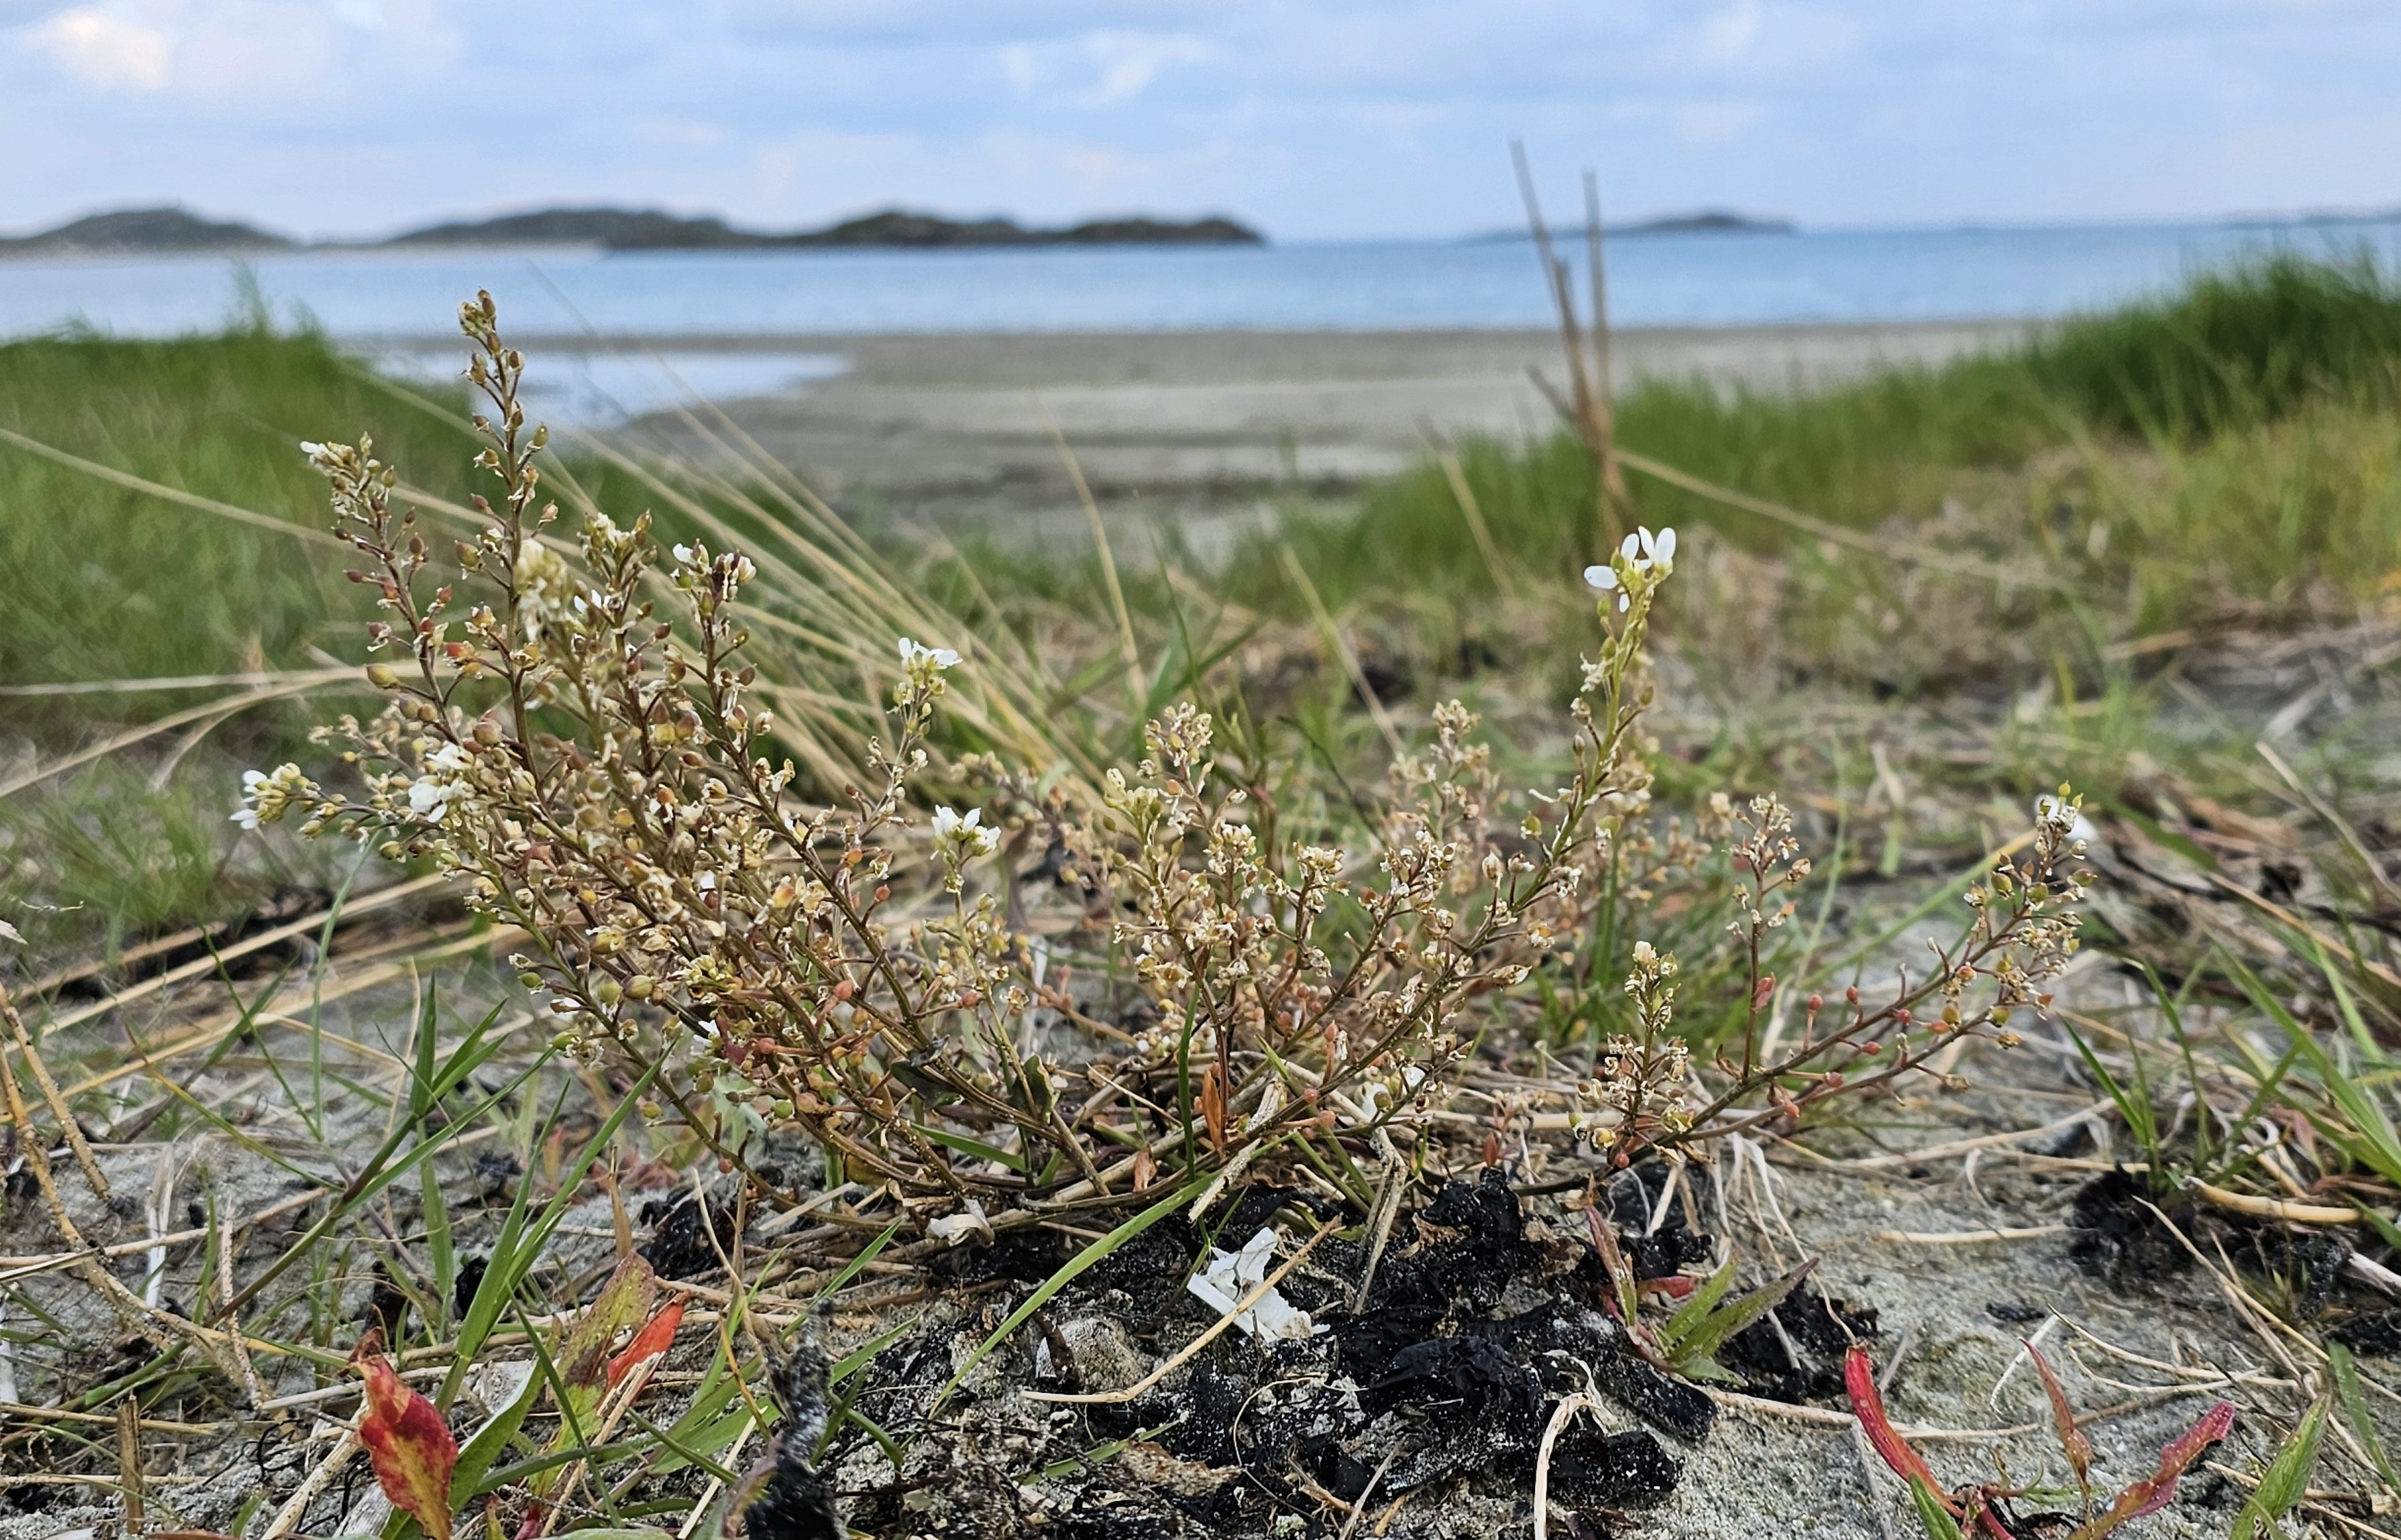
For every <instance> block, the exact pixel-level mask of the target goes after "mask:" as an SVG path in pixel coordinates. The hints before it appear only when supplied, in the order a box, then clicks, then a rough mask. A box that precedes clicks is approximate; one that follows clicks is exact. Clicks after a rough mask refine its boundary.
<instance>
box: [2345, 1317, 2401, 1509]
mask: <svg viewBox="0 0 2401 1540" xmlns="http://www.w3.org/2000/svg"><path fill="white" fill-rule="evenodd" d="M2326 1356H2327V1357H2328V1358H2329V1359H2330V1360H2331V1361H2332V1363H2333V1365H2334V1387H2335V1394H2336V1395H2337V1396H2338V1397H2340V1398H2341V1401H2342V1415H2343V1420H2344V1421H2345V1422H2347V1423H2349V1424H2351V1431H2352V1432H2353V1433H2354V1434H2356V1435H2357V1436H2358V1438H2359V1442H2360V1447H2361V1448H2363V1449H2365V1450H2367V1456H2368V1458H2369V1459H2371V1460H2373V1461H2375V1462H2376V1474H2377V1475H2379V1476H2380V1477H2382V1478H2383V1479H2384V1485H2385V1488H2386V1490H2387V1491H2390V1492H2401V1477H2395V1476H2394V1474H2393V1461H2392V1458H2391V1456H2389V1455H2387V1454H2386V1453H2385V1452H2384V1440H2383V1438H2381V1437H2380V1436H2379V1435H2378V1433H2377V1431H2376V1419H2375V1418H2373V1417H2371V1416H2369V1415H2368V1414H2367V1397H2365V1396H2363V1395H2361V1394H2360V1392H2359V1368H2358V1366H2357V1365H2355V1364H2353V1362H2352V1361H2351V1349H2349V1348H2347V1347H2345V1346H2343V1345H2342V1344H2341V1343H2340V1342H2328V1343H2326Z"/></svg>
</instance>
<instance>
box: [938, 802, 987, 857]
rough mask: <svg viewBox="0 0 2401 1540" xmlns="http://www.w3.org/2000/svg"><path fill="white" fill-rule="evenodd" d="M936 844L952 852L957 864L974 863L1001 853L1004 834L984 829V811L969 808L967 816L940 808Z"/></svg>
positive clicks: (953, 810) (954, 810)
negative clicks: (979, 857)
mask: <svg viewBox="0 0 2401 1540" xmlns="http://www.w3.org/2000/svg"><path fill="white" fill-rule="evenodd" d="M934 842H935V843H936V844H938V845H940V846H942V847H943V848H944V850H946V851H947V852H951V858H952V859H953V860H954V861H972V860H974V859H976V858H977V857H978V856H984V855H990V854H991V853H992V852H995V851H996V850H998V849H1000V831H999V830H997V829H988V828H985V827H984V826H983V810H982V809H981V808H969V809H968V810H967V811H966V812H965V813H961V812H960V811H958V810H957V809H956V808H936V809H935V810H934Z"/></svg>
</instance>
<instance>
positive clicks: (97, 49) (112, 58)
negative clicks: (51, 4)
mask: <svg viewBox="0 0 2401 1540" xmlns="http://www.w3.org/2000/svg"><path fill="white" fill-rule="evenodd" d="M26 37H27V39H28V40H29V41H30V42H32V43H33V45H34V47H35V48H40V49H42V50H43V51H44V52H46V53H48V55H49V56H50V57H51V58H52V59H54V60H56V61H58V63H59V66H60V67H61V68H62V69H64V70H65V71H66V72H67V73H68V74H69V75H74V76H75V78H76V79H78V80H80V81H82V82H83V83H84V84H86V85H88V86H98V87H100V88H102V89H112V88H115V87H119V86H130V87H131V88H132V89H135V90H142V91H156V90H164V89H166V86H167V80H168V75H169V73H170V69H171V64H172V61H173V56H174V44H173V43H172V41H171V39H169V37H168V36H167V34H165V33H163V32H158V31H156V30H155V29H153V28H150V27H145V26H143V25H141V24H140V23H139V22H134V21H128V20H123V19H122V18H119V17H117V16H114V15H111V14H110V13H109V12H107V11H104V10H102V9H100V8H99V7H95V6H79V7H75V8H74V9H72V10H62V11H61V12H59V13H58V14H57V15H55V16H53V17H51V18H50V19H49V20H47V21H44V22H42V23H41V24H40V25H38V26H35V27H33V28H31V29H29V30H28V31H27V33H26Z"/></svg>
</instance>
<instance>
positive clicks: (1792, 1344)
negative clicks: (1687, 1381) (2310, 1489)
mask: <svg viewBox="0 0 2401 1540" xmlns="http://www.w3.org/2000/svg"><path fill="white" fill-rule="evenodd" d="M1774 1315H1775V1321H1774V1324H1772V1325H1771V1324H1770V1323H1769V1322H1767V1321H1765V1320H1758V1321H1753V1322H1752V1323H1751V1324H1750V1325H1749V1326H1747V1327H1745V1328H1743V1329H1741V1330H1740V1331H1737V1332H1736V1333H1735V1335H1734V1337H1733V1339H1732V1340H1731V1341H1729V1342H1727V1343H1726V1345H1725V1347H1724V1348H1723V1349H1722V1351H1720V1353H1719V1354H1718V1362H1719V1363H1720V1364H1722V1365H1723V1366H1724V1367H1725V1368H1727V1369H1729V1370H1733V1371H1734V1372H1735V1373H1736V1374H1739V1375H1741V1376H1742V1378H1743V1382H1744V1388H1745V1389H1747V1390H1748V1391H1749V1393H1750V1394H1751V1395H1753V1396H1758V1397H1764V1398H1766V1399H1768V1400H1771V1401H1785V1402H1790V1403H1791V1404H1793V1405H1799V1404H1801V1403H1803V1402H1804V1401H1831V1400H1837V1399H1840V1398H1841V1397H1842V1394H1843V1355H1844V1354H1845V1353H1847V1352H1849V1351H1850V1346H1851V1343H1852V1342H1870V1341H1873V1339H1874V1338H1875V1336H1876V1334H1877V1333H1876V1313H1875V1311H1874V1310H1873V1309H1857V1310H1855V1309H1853V1308H1851V1307H1850V1306H1849V1305H1847V1304H1845V1302H1842V1301H1841V1300H1833V1301H1831V1302H1830V1301H1829V1300H1828V1299H1827V1297H1826V1296H1825V1295H1824V1294H1823V1293H1821V1292H1819V1291H1818V1289H1816V1288H1812V1287H1810V1286H1809V1285H1807V1284H1804V1285H1802V1286H1801V1287H1800V1288H1796V1289H1794V1290H1793V1291H1792V1292H1791V1293H1790V1294H1788V1295H1786V1296H1785V1297H1784V1298H1783V1299H1782V1300H1781V1301H1779V1302H1777V1306H1776V1309H1775V1311H1774ZM1778 1327H1781V1328H1782V1330H1781V1331H1778V1330H1777V1328H1778Z"/></svg>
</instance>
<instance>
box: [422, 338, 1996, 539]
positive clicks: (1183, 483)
mask: <svg viewBox="0 0 2401 1540" xmlns="http://www.w3.org/2000/svg"><path fill="white" fill-rule="evenodd" d="M2040 325H2041V323H2037V322H2025V321H1992V320H1988V321H1961V322H1917V321H1910V322H1890V323H1877V324H1866V323H1849V322H1845V323H1832V324H1804V325H1779V326H1743V327H1723V328H1707V327H1662V328H1629V329H1627V330H1625V331H1619V332H1613V333H1612V334H1611V338H1610V341H1611V363H1612V370H1611V372H1612V376H1613V377H1614V379H1615V380H1616V382H1617V385H1618V387H1619V388H1626V386H1627V385H1629V384H1631V383H1633V382H1635V381H1639V380H1641V379H1646V378H1689V379H1698V380H1700V381H1703V382H1705V383H1707V384H1708V385H1710V386H1712V387H1714V388H1720V389H1724V390H1735V389H1749V390H1768V391H1777V390H1789V389H1808V388H1819V387H1823V386H1826V385H1831V384H1835V383H1840V382H1842V381H1844V380H1847V379H1853V378H1858V377H1859V376H1861V375H1866V374H1869V373H1871V372H1873V371H1874V370H1877V369H1880V368H1888V367H1904V368H1906V367H1932V366H1936V365H1940V364H1941V363H1943V362H1946V361H1950V360H1952V359H1954V358H1958V357H1961V356H1964V355H1967V354H1971V353H1976V352H1984V351H1993V350H1996V349H2001V348H2008V347H2010V346H2012V345H2014V344H2017V343H2019V342H2021V341H2023V340H2024V339H2025V338H2027V337H2028V336H2030V335H2034V334H2037V333H2038V331H2039V330H2040ZM417 340H420V341H424V342H427V343H430V342H431V339H417ZM385 346H386V348H392V345H391V343H387V344H386V345H385ZM455 346H456V344H455V343H446V344H444V345H443V347H442V348H439V349H432V348H429V349H428V350H429V351H447V350H449V349H450V348H452V347H455ZM517 346H520V347H522V348H524V349H525V350H526V351H527V352H528V354H529V355H531V356H532V357H533V358H534V359H535V360H536V361H537V363H539V361H541V360H542V358H543V357H545V356H548V357H552V358H565V359H568V360H569V361H575V362H579V363H588V362H590V361H593V360H596V359H600V358H611V359H612V367H615V368H618V369H621V370H623V369H627V368H647V367H649V363H648V361H649V359H650V358H651V356H652V355H655V356H656V357H657V359H658V360H659V361H660V363H661V364H663V365H664V366H665V368H667V369H672V368H673V366H674V364H675V362H676V361H677V360H678V359H679V358H680V359H684V360H691V359H694V358H699V357H709V356H715V357H734V356H748V357H751V358H754V359H758V360H761V361H766V360H772V359H773V358H774V357H776V356H788V357H790V358H792V359H794V360H795V361H798V360H800V359H803V358H813V359H818V360H828V359H830V357H833V356H838V357H839V358H840V359H842V360H843V361H845V363H846V368H844V370H843V371H842V372H840V373H833V374H830V375H828V374H820V375H818V377H814V378H805V379H797V380H793V381H791V382H790V383H789V384H787V385H785V386H784V387H783V388H775V389H770V390H766V391H764V392H763V393H751V394H735V393H730V392H722V391H720V392H707V391H704V392H703V395H704V396H705V398H706V399H707V402H708V404H709V405H710V406H712V407H713V408H715V409H717V410H718V411H720V412H722V413H723V414H724V416H726V417H728V418H730V419H732V421H733V422H734V424H735V425H736V426H738V427H739V429H741V431H742V433H743V434H745V435H747V436H748V438H749V439H750V440H751V441H753V442H755V443H757V444H758V445H760V446H761V448H762V449H763V450H764V451H765V452H766V453H767V454H769V455H770V456H772V457H774V458H775V459H776V460H777V461H779V462H781V463H783V464H785V465H787V466H789V467H791V468H793V469H794V470H797V471H798V472H799V473H800V474H801V475H802V476H803V478H804V479H806V480H808V481H809V482H810V483H811V484H813V485H814V486H816V489H817V490H818V491H819V492H821V493H822V494H824V495H825V496H826V497H829V498H830V499H831V500H833V501H834V502H835V503H836V504H837V505H838V506H841V507H843V508H844V509H845V511H851V512H854V513H866V514H871V515H873V516H876V517H879V518H881V519H883V520H885V521H887V522H889V523H891V524H894V525H903V526H908V525H916V526H933V527H948V528H958V529H974V530H978V531H981V532H984V533H990V534H994V535H1001V536H1005V537H1006V538H1009V539H1011V540H1012V541H1016V540H1021V539H1022V540H1025V541H1027V542H1030V543H1033V544H1036V545H1045V544H1048V543H1050V540H1051V539H1052V538H1054V537H1055V538H1059V539H1062V540H1072V541H1075V542H1082V541H1085V540H1088V539H1089V532H1088V530H1087V528H1086V525H1085V523H1084V520H1083V516H1082V514H1081V512H1080V511H1078V509H1077V503H1076V497H1075V491H1074V487H1073V484H1072V483H1071V481H1070V480H1069V478H1068V477H1067V475H1066V474H1065V470H1064V468H1063V464H1062V461H1061V459H1060V456H1059V451H1058V447H1057V444H1056V443H1054V442H1053V440H1052V437H1051V424H1053V423H1056V425H1057V427H1058V429H1059V431H1060V432H1061V433H1062V434H1063V435H1064V436H1065V438H1066V440H1067V443H1069V445H1070V446H1071V447H1072V448H1073V450H1074V452H1075V454H1076V456H1077V461H1078V463H1079V465H1080V466H1081V469H1082V470H1083V473H1084V475H1085V476H1086V478H1087V479H1088V480H1089V482H1090V483H1091V487H1092V489H1093V491H1094V493H1095V495H1096V496H1097V497H1099V498H1100V499H1101V501H1102V504H1103V506H1104V509H1105V510H1107V511H1109V512H1110V513H1111V515H1112V519H1113V522H1114V521H1115V520H1116V519H1117V518H1119V517H1124V518H1128V519H1132V520H1135V521H1136V522H1146V521H1147V520H1149V519H1151V518H1154V517H1163V518H1167V519H1171V520H1173V522H1175V523H1176V524H1178V525H1180V526H1182V527H1183V529H1184V531H1185V533H1186V534H1187V537H1189V538H1195V539H1198V540H1200V541H1201V543H1203V544H1206V543H1209V542H1210V539H1211V531H1212V530H1213V529H1214V527H1215V526H1216V525H1219V524H1222V523H1224V522H1225V521H1226V520H1227V519H1228V518H1232V519H1235V520H1236V521H1237V522H1239V523H1242V524H1248V523H1251V522H1255V520H1256V518H1257V517H1258V516H1259V512H1258V511H1259V509H1260V506H1261V504H1262V500H1263V497H1265V496H1266V495H1269V494H1277V493H1285V494H1289V493H1299V494H1302V495H1306V496H1327V495H1338V494H1339V493H1341V492H1343V491H1345V490H1347V489H1349V488H1351V487H1355V486H1357V485H1358V484H1361V483H1363V482H1366V481H1370V480H1374V479H1377V478H1379V477H1383V476H1388V475H1391V474H1393V473H1394V472H1396V471H1399V470H1404V469H1406V467H1407V466H1408V465H1410V464H1411V463H1413V462H1415V461H1416V460H1417V459H1419V458H1420V457H1422V456H1423V455H1424V454H1426V453H1427V451H1428V449H1429V448H1430V447H1432V446H1434V444H1437V443H1443V442H1447V441H1450V440H1454V439H1458V438H1462V437H1470V436H1483V437H1497V438H1502V439H1507V440H1513V441H1521V440H1525V439H1528V438H1531V437H1538V436H1542V435H1546V434H1547V433H1549V432H1550V431H1551V430H1552V428H1553V425H1554V423H1555V421H1556V417H1555V416H1554V413H1553V409H1552V408H1551V406H1550V405H1549V403H1548V402H1546V401H1545V400H1544V394H1543V390H1542V388H1541V387H1539V386H1537V385H1536V384H1535V383H1534V379H1533V377H1532V375H1533V374H1534V373H1535V372H1539V373H1540V375H1542V377H1543V378H1544V379H1545V380H1547V381H1548V382H1550V383H1551V385H1552V386H1553V387H1554V388H1557V387H1558V386H1559V385H1560V384H1561V383H1562V382H1563V380H1564V377H1565V367H1564V361H1563V353H1562V350H1561V347H1560V343H1559V339H1558V336H1557V333H1555V332H1549V331H1446V332H1235V331H1210V332H1150V333H1126V332H1117V333H1026V334H1017V333H956V334H861V335H853V336H839V335H829V334H775V335H751V336H747V337H716V336H711V337H706V338H703V337H692V336H676V337H648V338H641V339H631V338H623V337H594V336H588V335H587V336H580V337H556V336H554V337H542V336H531V335H528V336H526V337H523V338H520V339H517ZM392 350H399V349H397V348H393V349H392ZM757 377H765V376H757ZM660 399H662V400H668V401H672V400H674V399H675V397H674V396H673V395H672V394H669V395H666V396H665V397H662V398H660ZM606 434H607V436H608V437H610V438H611V439H612V440H614V441H616V442H617V443H620V444H621V445H622V446H624V447H628V448H634V449H643V450H651V451H656V452H662V453H669V454H674V455H678V456H680V457H688V458H693V459H698V460H703V461H721V460H722V459H723V458H724V456H725V451H724V449H723V447H722V443H721V441H718V440H716V438H715V435H713V434H711V433H707V432H703V431H700V430H698V429H696V428H695V427H693V425H691V424H688V423H686V422H684V421H683V420H681V418H680V416H679V415H678V413H677V412H676V411H674V410H673V409H668V410H662V411H652V412H650V413H648V414H647V415H642V416H635V417H634V418H633V419H632V420H631V421H628V422H625V423H623V424H622V425H620V426H618V427H616V428H613V429H607V430H606Z"/></svg>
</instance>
